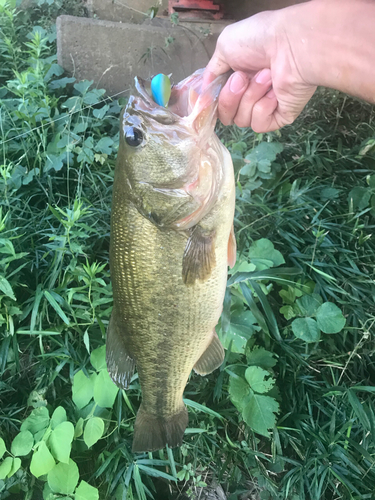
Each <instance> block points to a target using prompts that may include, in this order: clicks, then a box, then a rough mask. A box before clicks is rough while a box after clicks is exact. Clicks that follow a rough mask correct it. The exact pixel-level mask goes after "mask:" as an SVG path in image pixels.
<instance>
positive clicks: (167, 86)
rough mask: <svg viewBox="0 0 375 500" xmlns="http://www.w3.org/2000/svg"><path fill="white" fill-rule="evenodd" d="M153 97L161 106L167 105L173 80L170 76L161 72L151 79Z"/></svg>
mask: <svg viewBox="0 0 375 500" xmlns="http://www.w3.org/2000/svg"><path fill="white" fill-rule="evenodd" d="M151 92H152V98H153V99H154V101H155V102H156V104H159V106H163V107H164V108H166V107H167V105H168V102H169V98H170V97H171V81H170V79H169V78H168V76H166V75H163V74H162V73H159V75H156V76H154V78H153V79H152V80H151Z"/></svg>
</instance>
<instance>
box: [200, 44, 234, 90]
mask: <svg viewBox="0 0 375 500" xmlns="http://www.w3.org/2000/svg"><path fill="white" fill-rule="evenodd" d="M230 69H231V67H230V66H229V64H228V63H227V62H226V60H225V59H224V57H223V55H222V54H221V53H220V51H219V50H218V49H217V48H216V50H215V52H214V55H213V56H212V57H211V59H210V61H209V62H208V64H207V66H206V69H205V70H204V73H203V81H202V90H203V89H205V88H206V87H207V85H209V84H210V83H211V82H212V81H213V80H215V78H216V77H217V76H219V75H222V74H223V73H226V72H227V71H229V70H230Z"/></svg>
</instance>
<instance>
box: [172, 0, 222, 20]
mask: <svg viewBox="0 0 375 500" xmlns="http://www.w3.org/2000/svg"><path fill="white" fill-rule="evenodd" d="M168 12H169V15H171V14H173V13H174V12H177V13H178V15H179V17H181V19H184V18H192V17H193V18H198V19H222V18H223V16H224V12H223V7H222V5H218V4H217V3H214V2H213V0H169V4H168Z"/></svg>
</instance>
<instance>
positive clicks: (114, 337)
mask: <svg viewBox="0 0 375 500" xmlns="http://www.w3.org/2000/svg"><path fill="white" fill-rule="evenodd" d="M123 335H124V332H123V331H122V329H121V327H120V326H119V325H118V322H117V321H116V317H115V314H114V313H113V312H112V316H111V319H110V320H109V325H108V329H107V342H106V344H107V349H106V351H107V355H106V361H107V368H108V373H109V375H110V377H111V379H112V380H113V382H114V383H115V384H116V385H117V386H118V387H120V388H121V389H127V388H128V387H129V384H130V380H131V378H132V376H133V374H134V370H135V361H134V359H133V358H132V357H131V356H129V354H128V353H127V352H126V348H125V343H124V340H123V339H122V336H123Z"/></svg>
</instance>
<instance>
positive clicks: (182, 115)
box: [107, 70, 236, 452]
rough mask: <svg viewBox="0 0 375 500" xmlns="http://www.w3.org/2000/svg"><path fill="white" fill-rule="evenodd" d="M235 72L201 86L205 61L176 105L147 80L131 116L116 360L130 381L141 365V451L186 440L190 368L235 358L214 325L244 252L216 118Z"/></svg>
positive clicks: (120, 216) (121, 171)
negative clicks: (160, 99) (162, 101)
mask: <svg viewBox="0 0 375 500" xmlns="http://www.w3.org/2000/svg"><path fill="white" fill-rule="evenodd" d="M226 79H227V75H226V76H222V77H219V78H217V79H216V80H215V81H213V82H212V83H211V84H210V85H209V86H208V87H207V88H206V89H205V90H204V91H201V83H202V70H200V71H198V72H196V73H195V74H193V75H192V76H191V77H189V78H187V79H186V80H184V81H182V82H180V83H179V84H178V85H176V86H175V87H173V89H172V94H171V99H170V104H169V107H168V108H163V107H161V106H159V105H157V104H156V103H155V102H154V101H153V100H152V98H151V97H150V95H149V94H148V92H147V90H146V88H145V82H143V81H141V80H140V79H136V88H137V92H138V95H136V96H131V97H130V99H129V102H128V104H127V106H126V108H125V110H124V111H123V113H122V115H121V126H120V131H121V132H120V146H119V151H118V158H117V164H116V169H115V178H114V187H113V201H112V214H111V244H110V268H111V279H112V285H113V299H114V307H113V313H112V316H111V319H110V322H109V326H108V332H107V366H108V371H109V374H110V376H111V377H112V380H113V381H114V382H115V383H116V384H117V385H118V386H119V387H121V388H123V389H126V388H127V387H128V386H129V383H130V379H131V377H132V375H133V373H134V370H135V366H136V367H137V371H138V376H139V381H140V385H141V389H142V403H141V405H140V408H139V411H138V413H137V417H136V422H135V426H134V439H133V451H135V452H140V451H153V450H157V449H160V448H163V447H165V445H166V444H168V445H169V446H170V447H174V446H178V445H179V444H180V443H181V442H182V438H183V434H184V432H185V428H186V426H187V424H188V413H187V409H186V407H185V405H184V403H183V399H182V396H183V391H184V389H185V386H186V383H187V381H188V378H189V375H190V372H191V370H192V369H193V368H194V370H195V371H196V372H197V373H199V374H201V375H206V374H208V373H210V372H212V371H213V370H215V369H216V368H218V367H219V366H220V365H221V363H222V362H223V359H224V349H223V347H222V345H221V343H220V341H219V339H218V337H217V334H216V332H215V326H216V324H217V322H218V319H219V317H220V314H221V311H222V305H223V300H224V294H225V288H226V281H227V266H228V262H229V264H231V265H234V261H235V255H236V247H235V238H234V234H233V216H234V202H235V187H234V175H233V166H232V161H231V157H230V154H229V152H228V150H227V149H226V148H225V147H224V146H223V144H222V143H221V142H220V141H219V139H218V138H217V136H216V135H215V133H214V126H215V123H216V110H217V102H218V96H219V92H220V90H221V88H222V86H223V84H224V83H225V81H226Z"/></svg>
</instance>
